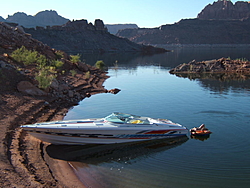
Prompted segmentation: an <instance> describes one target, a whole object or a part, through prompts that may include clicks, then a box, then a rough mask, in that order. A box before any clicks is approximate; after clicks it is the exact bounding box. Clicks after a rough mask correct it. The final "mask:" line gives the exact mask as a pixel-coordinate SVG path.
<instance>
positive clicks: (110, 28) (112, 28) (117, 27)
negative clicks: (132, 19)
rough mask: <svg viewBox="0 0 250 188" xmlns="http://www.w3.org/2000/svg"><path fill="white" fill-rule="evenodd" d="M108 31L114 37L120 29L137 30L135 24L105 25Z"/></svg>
mask: <svg viewBox="0 0 250 188" xmlns="http://www.w3.org/2000/svg"><path fill="white" fill-rule="evenodd" d="M105 26H106V27H107V29H108V31H109V32H110V33H111V34H113V35H115V34H116V33H117V32H118V31H119V30H122V29H138V28H139V27H138V26H137V25H136V24H106V25H105Z"/></svg>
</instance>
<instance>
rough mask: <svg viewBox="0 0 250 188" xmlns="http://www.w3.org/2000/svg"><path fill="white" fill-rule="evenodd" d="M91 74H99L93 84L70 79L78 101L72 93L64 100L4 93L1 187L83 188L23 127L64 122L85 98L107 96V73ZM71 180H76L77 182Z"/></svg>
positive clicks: (1, 97) (0, 112)
mask: <svg viewBox="0 0 250 188" xmlns="http://www.w3.org/2000/svg"><path fill="white" fill-rule="evenodd" d="M90 70H91V71H94V72H95V73H94V75H93V78H92V79H91V80H90V81H89V82H88V81H87V80H86V79H85V78H84V77H80V76H75V77H73V78H72V77H71V76H69V78H70V81H71V82H70V85H72V86H73V87H72V88H71V90H70V91H72V92H73V94H72V95H73V96H74V97H73V96H71V94H68V93H67V95H63V96H61V95H62V94H60V92H57V93H55V92H53V93H48V94H47V95H43V96H40V95H30V94H27V93H23V92H19V91H18V90H12V91H11V90H9V91H5V92H3V91H1V95H0V104H1V109H0V127H1V130H2V131H1V133H0V135H1V137H2V138H3V140H2V141H1V147H0V154H1V157H0V168H1V171H0V177H1V178H0V187H82V186H83V185H81V183H80V182H78V179H77V178H76V177H74V176H73V172H71V169H70V167H69V165H68V164H67V162H66V161H59V160H55V159H52V158H50V157H48V155H47V154H46V151H45V148H46V146H47V144H46V143H43V142H41V141H39V140H37V139H35V138H33V137H31V136H29V135H28V134H26V133H25V132H23V131H22V130H21V129H20V128H19V126H20V125H22V124H29V123H35V122H43V121H52V120H61V119H63V117H64V116H65V114H66V113H67V111H68V109H69V108H71V107H72V106H74V105H75V104H77V102H79V101H81V100H82V99H83V98H84V96H85V97H87V96H88V97H89V96H91V95H93V94H97V93H107V92H108V91H107V90H106V89H105V88H104V87H103V86H102V84H103V82H104V81H105V80H106V79H107V78H108V76H107V75H106V73H105V72H102V71H99V70H97V69H96V68H94V67H92V68H91V67H90ZM86 82H87V84H86ZM83 83H85V84H84V85H83ZM80 88H81V89H80ZM76 91H77V92H76ZM110 92H111V93H112V92H113V90H111V91H110ZM77 93H78V95H77ZM86 93H88V95H86ZM79 96H80V97H79ZM65 173H66V174H65ZM70 174H71V176H69V175H70ZM69 177H70V178H73V181H72V180H71V179H69Z"/></svg>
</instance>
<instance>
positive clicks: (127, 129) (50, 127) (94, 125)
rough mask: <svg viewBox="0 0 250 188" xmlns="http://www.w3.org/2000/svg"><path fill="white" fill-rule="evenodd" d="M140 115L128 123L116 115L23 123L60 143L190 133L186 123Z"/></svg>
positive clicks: (111, 141)
mask: <svg viewBox="0 0 250 188" xmlns="http://www.w3.org/2000/svg"><path fill="white" fill-rule="evenodd" d="M115 115H117V114H115ZM119 115H120V113H119ZM126 115H127V114H126ZM120 116H121V115H120ZM126 117H127V116H126ZM138 117H139V116H136V120H135V119H132V120H133V121H131V119H129V122H128V121H126V122H125V123H123V122H122V121H121V122H117V121H118V120H117V119H116V120H115V121H116V122H113V119H110V118H109V119H105V118H103V119H83V120H72V121H58V122H44V123H37V124H33V125H24V126H22V128H23V129H24V130H25V131H27V132H29V133H30V134H31V135H32V136H34V137H36V138H38V139H40V140H42V141H45V142H49V143H52V144H61V145H84V144H114V143H126V142H139V141H147V140H154V139H164V138H174V137H182V136H188V134H189V131H188V129H187V128H186V127H183V126H181V125H180V124H176V123H173V122H171V121H169V120H159V119H152V118H145V117H140V119H139V118H138ZM112 118H113V117H112ZM133 118H134V116H133ZM108 120H110V121H108ZM122 120H123V119H122ZM131 122H132V123H131Z"/></svg>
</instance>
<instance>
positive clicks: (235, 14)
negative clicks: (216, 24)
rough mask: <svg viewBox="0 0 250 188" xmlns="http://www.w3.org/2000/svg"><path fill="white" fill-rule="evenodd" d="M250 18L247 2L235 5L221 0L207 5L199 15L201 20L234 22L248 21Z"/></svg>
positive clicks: (249, 5) (249, 6)
mask: <svg viewBox="0 0 250 188" xmlns="http://www.w3.org/2000/svg"><path fill="white" fill-rule="evenodd" d="M249 16H250V4H249V2H247V1H238V2H236V3H235V4H233V3H232V2H231V1H228V0H220V1H217V2H214V3H213V4H212V5H211V4H209V5H207V6H206V7H205V8H204V9H203V10H202V11H201V12H200V13H199V14H198V18H199V19H206V20H208V19H216V20H220V19H223V20H232V19H238V20H239V19H246V18H249Z"/></svg>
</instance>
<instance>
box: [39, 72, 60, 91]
mask: <svg viewBox="0 0 250 188" xmlns="http://www.w3.org/2000/svg"><path fill="white" fill-rule="evenodd" d="M55 77H56V76H55V75H53V74H51V73H50V71H49V70H47V69H42V70H40V71H39V72H38V74H37V75H36V77H35V79H36V80H37V81H38V87H39V88H41V89H47V88H48V87H49V86H50V85H51V82H52V80H53V79H54V78H55Z"/></svg>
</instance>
